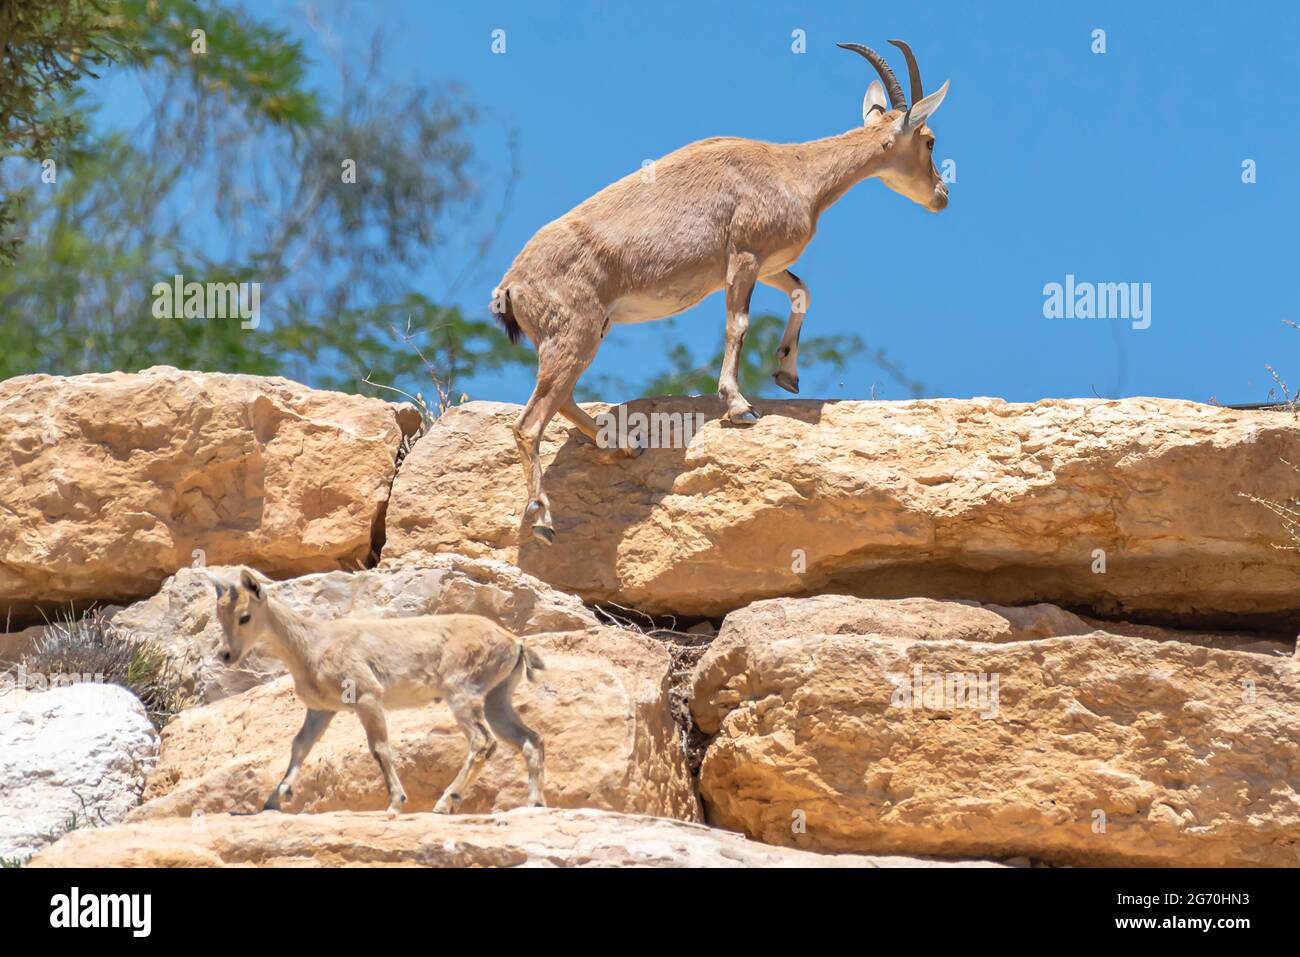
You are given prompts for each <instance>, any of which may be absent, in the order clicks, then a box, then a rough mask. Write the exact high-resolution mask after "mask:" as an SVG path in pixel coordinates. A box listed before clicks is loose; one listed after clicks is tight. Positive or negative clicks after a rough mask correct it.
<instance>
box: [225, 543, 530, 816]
mask: <svg viewBox="0 0 1300 957" xmlns="http://www.w3.org/2000/svg"><path fill="white" fill-rule="evenodd" d="M212 583H213V585H214V587H215V588H216V591H217V619H218V621H219V622H220V623H221V632H222V634H221V638H220V639H219V642H218V646H217V655H218V657H219V658H220V659H221V660H222V661H223V662H225V663H226V664H228V665H230V666H231V667H236V666H238V665H239V664H240V662H242V661H243V660H244V658H245V656H246V655H247V654H248V653H249V651H250V650H251V649H252V648H253V646H254V645H256V644H258V643H259V642H260V643H263V644H264V645H265V646H266V648H267V650H269V651H270V652H271V653H272V654H273V655H275V656H276V657H278V658H279V659H280V660H281V661H283V662H284V663H285V665H286V666H287V667H288V669H289V673H290V674H291V675H293V683H294V689H295V690H296V691H297V693H298V697H299V698H300V699H301V700H302V702H303V704H305V705H306V706H307V718H306V720H305V721H303V724H302V730H301V731H299V732H298V735H297V737H295V738H294V739H293V749H292V752H291V756H290V759H289V770H288V771H286V772H285V775H284V779H283V780H282V781H281V782H280V784H279V786H278V787H276V789H275V790H274V791H272V792H271V796H270V797H268V798H267V799H266V805H265V807H264V810H268V811H278V810H279V809H280V801H281V799H282V798H285V797H289V798H292V797H293V785H294V782H295V781H296V780H297V778H298V771H299V769H300V768H301V767H302V762H303V761H304V760H306V758H307V754H308V752H310V751H311V749H312V746H313V745H314V744H315V743H316V742H317V741H318V740H319V739H320V736H321V735H322V734H324V733H325V729H326V728H328V727H329V724H330V721H331V720H332V719H333V717H334V715H335V714H336V713H337V712H339V711H342V710H344V709H349V710H352V711H354V712H356V715H357V717H358V718H360V719H361V725H362V727H364V728H365V730H366V738H367V740H368V741H369V743H370V753H371V754H373V755H374V757H375V760H376V761H377V762H379V769H380V771H381V772H383V775H384V783H385V785H387V787H388V810H389V812H390V813H396V812H398V811H399V810H400V809H401V806H402V805H403V804H404V803H406V792H405V791H404V790H403V789H402V782H401V781H400V780H398V777H397V768H396V767H395V766H394V757H393V749H392V748H391V747H390V746H389V744H388V725H387V722H386V721H385V718H384V708H385V707H390V708H412V707H419V706H421V705H424V704H428V703H429V702H432V701H441V700H443V699H445V700H446V701H447V703H448V704H449V705H450V706H451V713H452V714H453V715H454V716H455V718H456V721H457V723H459V725H460V728H461V730H462V731H463V732H464V733H465V737H466V738H467V739H468V740H469V754H468V756H467V757H466V758H465V764H464V766H463V767H461V769H460V773H459V774H457V775H456V779H455V780H454V781H452V782H451V784H450V785H448V787H447V789H446V790H445V791H444V792H443V794H442V797H441V798H439V800H438V803H437V805H436V806H435V807H434V809H433V810H434V811H435V812H436V813H439V814H446V813H449V812H451V811H453V810H454V809H455V807H456V806H457V805H458V804H459V803H460V800H461V796H462V795H463V794H464V793H465V791H466V790H467V789H468V788H469V786H470V785H471V784H473V783H474V779H475V778H477V777H478V774H479V772H480V771H481V770H482V769H483V765H484V763H485V762H486V761H487V759H488V758H489V757H490V756H491V755H492V752H493V751H494V750H495V749H496V739H495V738H494V737H493V732H495V733H496V735H497V736H499V737H501V738H504V739H505V740H506V741H507V742H508V743H509V744H511V745H513V746H514V747H516V748H518V749H519V750H520V751H522V752H523V755H524V760H525V762H526V763H527V765H528V802H529V803H530V804H532V805H534V806H536V807H541V806H543V805H544V803H545V799H544V797H543V795H542V788H543V786H544V776H545V769H544V766H543V762H544V757H545V756H544V753H543V745H542V736H541V735H540V734H538V733H537V732H536V731H534V730H533V729H532V728H530V727H528V725H526V724H524V723H523V722H522V721H521V720H520V719H519V715H517V714H516V713H515V709H514V705H513V704H512V703H511V696H512V695H513V694H514V690H515V685H517V684H518V683H519V679H520V677H522V676H523V675H524V674H527V675H528V678H529V680H530V681H531V680H532V677H533V671H534V670H536V669H540V668H542V667H544V666H543V664H542V661H541V659H540V658H539V657H538V656H537V655H536V653H535V652H533V651H532V650H531V649H529V648H525V647H524V644H523V642H521V641H520V640H519V639H518V638H516V637H515V636H514V635H512V634H510V632H508V631H506V630H505V629H504V628H502V627H501V626H500V625H497V624H495V623H494V622H492V621H489V620H488V619H486V618H481V617H479V616H478V615H423V616H419V617H412V618H368V619H363V618H342V619H338V620H336V621H319V620H316V619H313V618H308V617H306V616H304V615H300V614H298V613H297V612H296V611H294V610H293V609H292V608H290V607H289V606H287V605H285V604H284V603H283V602H281V601H279V600H277V599H275V598H272V597H271V596H270V595H268V594H267V592H266V588H265V584H266V582H265V580H264V579H263V580H259V577H258V576H255V575H254V573H252V572H251V571H250V570H249V569H247V568H245V569H242V570H241V571H240V575H239V581H238V582H237V583H232V582H223V581H220V580H219V579H217V578H216V577H213V578H212Z"/></svg>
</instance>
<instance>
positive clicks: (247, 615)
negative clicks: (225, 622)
mask: <svg viewBox="0 0 1300 957" xmlns="http://www.w3.org/2000/svg"><path fill="white" fill-rule="evenodd" d="M252 617H253V616H252V615H251V614H250V613H249V612H244V613H243V614H242V615H240V616H239V623H240V624H241V625H247V624H248V620H249V619H250V618H252Z"/></svg>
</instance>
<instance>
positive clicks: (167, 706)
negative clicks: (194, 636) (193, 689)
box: [21, 608, 187, 730]
mask: <svg viewBox="0 0 1300 957" xmlns="http://www.w3.org/2000/svg"><path fill="white" fill-rule="evenodd" d="M21 667H22V668H24V669H26V671H27V674H28V675H33V674H39V675H43V676H44V677H45V679H46V680H47V681H48V682H49V683H50V684H51V685H54V684H63V683H67V684H72V683H75V682H77V681H85V680H90V681H98V682H104V683H107V684H115V685H120V686H121V687H123V688H126V689H127V690H128V691H130V692H131V693H132V694H134V695H135V696H136V697H137V698H139V699H140V701H141V703H142V704H143V705H144V708H145V712H146V713H147V714H148V715H149V720H150V721H152V722H153V724H154V727H156V728H158V729H160V730H161V729H162V727H163V725H165V724H166V723H167V722H168V721H169V720H171V718H172V716H173V715H175V714H176V713H177V712H179V711H180V710H181V709H182V708H184V707H185V705H186V703H187V698H186V695H185V693H184V691H183V690H182V682H183V678H182V676H181V675H180V674H179V673H178V672H177V671H176V669H175V668H174V667H173V666H172V663H171V659H170V658H168V656H167V655H166V653H165V652H163V651H162V649H160V648H159V647H158V646H157V645H156V644H154V643H153V642H151V641H148V640H145V639H139V638H131V637H129V636H127V635H125V634H123V633H122V632H121V630H119V629H118V628H116V627H114V625H113V623H112V622H111V621H110V620H109V619H108V617H107V616H106V615H105V614H104V612H103V611H102V610H100V609H97V608H92V609H90V610H89V611H87V612H86V613H85V614H83V615H82V616H80V617H77V616H76V615H75V614H74V613H73V611H72V610H71V609H68V611H66V612H63V613H61V614H60V615H59V616H58V617H56V620H55V621H53V622H51V621H49V620H48V619H47V621H46V625H45V631H44V633H43V634H42V635H41V637H39V638H38V639H37V640H36V642H35V645H34V647H33V648H32V650H31V651H30V652H29V653H28V654H26V655H24V656H23V659H22V662H21Z"/></svg>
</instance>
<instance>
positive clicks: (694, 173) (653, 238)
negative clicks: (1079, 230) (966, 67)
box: [492, 40, 948, 543]
mask: <svg viewBox="0 0 1300 957" xmlns="http://www.w3.org/2000/svg"><path fill="white" fill-rule="evenodd" d="M889 42H890V43H892V44H894V45H895V46H896V47H898V48H899V49H900V50H902V51H903V56H904V57H906V58H907V68H908V75H909V78H910V80H911V86H912V105H911V107H908V105H907V101H906V100H905V99H904V97H903V90H902V88H901V87H900V86H899V84H898V80H897V78H896V77H895V76H894V74H893V72H892V71H891V70H890V69H889V65H888V64H887V63H886V62H885V60H884V58H883V57H882V56H880V54H878V53H876V52H875V51H874V50H871V49H868V48H867V47H864V46H861V45H859V44H856V43H841V44H839V46H841V47H843V48H844V49H846V50H852V51H854V52H855V53H859V54H861V55H862V56H864V57H866V59H867V60H868V61H869V62H870V63H871V65H872V66H874V67H875V68H876V71H877V72H878V73H879V74H880V78H881V79H882V80H884V84H885V85H884V87H883V88H882V87H881V85H880V83H879V82H877V81H874V80H873V81H872V83H871V85H870V86H869V87H868V88H867V95H866V98H865V99H864V100H863V104H862V121H863V125H862V126H861V127H859V128H856V129H853V130H850V131H849V132H847V133H842V134H840V135H839V136H832V137H828V138H826V139H821V140H813V141H812V142H808V143H789V144H775V143H763V142H759V141H756V140H746V139H738V138H735V137H719V138H715V139H708V140H701V141H700V142H698V143H692V144H691V145H689V146H685V147H683V148H681V149H679V150H677V151H676V152H673V153H669V154H668V155H667V156H665V157H664V158H663V159H660V160H658V161H656V162H655V163H653V164H652V166H651V168H650V169H648V170H643V171H638V172H636V173H632V174H630V175H628V176H625V177H624V178H623V179H621V180H619V181H618V182H616V183H614V184H613V185H611V186H608V187H606V188H605V189H603V190H601V191H600V192H599V193H597V194H596V195H595V196H593V197H591V198H590V199H589V200H587V201H586V202H584V203H582V204H581V205H580V206H577V207H576V208H574V209H572V210H570V211H569V212H568V213H565V214H564V215H563V216H561V217H560V218H559V219H557V220H555V221H554V222H552V223H549V224H547V225H546V226H543V227H542V228H541V229H540V230H538V231H537V234H536V235H535V236H533V238H532V239H531V240H529V241H528V244H527V245H525V246H524V248H523V250H522V251H521V252H520V253H519V255H518V257H516V259H515V261H514V264H513V265H511V267H510V269H509V271H508V272H507V273H506V274H505V276H504V277H503V278H502V280H501V282H500V284H499V285H498V287H497V289H496V290H495V292H494V294H493V302H492V309H493V312H494V313H496V315H497V318H498V319H499V320H500V321H501V323H502V325H503V326H504V327H505V330H506V334H507V335H508V336H509V337H510V340H511V341H512V342H517V341H518V339H519V335H520V333H521V332H522V333H523V334H525V335H527V336H528V338H529V339H531V340H532V342H533V345H534V346H535V347H536V348H537V385H536V388H534V389H533V394H532V397H531V398H530V399H529V400H528V404H527V406H525V408H524V411H523V413H522V414H521V415H520V416H519V419H518V421H517V422H516V423H515V426H514V432H515V440H516V442H517V443H518V446H519V453H520V455H521V456H522V458H523V465H524V479H525V481H526V483H527V485H528V503H527V505H526V507H525V517H526V519H528V520H530V521H531V522H532V523H533V533H534V534H535V535H536V536H537V537H538V538H540V539H541V540H542V541H544V542H547V543H549V542H551V541H553V540H554V537H555V532H554V528H553V525H552V521H551V510H550V504H549V502H548V501H547V498H546V492H545V490H544V489H543V487H542V474H541V462H540V459H539V456H538V449H539V445H540V443H541V437H542V432H543V431H544V430H545V428H546V425H547V423H548V422H550V421H551V418H552V416H554V415H555V413H556V412H559V413H560V414H561V415H563V416H564V417H565V418H567V419H568V420H569V421H570V422H572V423H573V424H574V425H576V426H577V427H578V428H579V429H580V430H581V431H582V432H583V433H584V434H586V435H587V436H588V437H589V438H592V439H595V438H596V436H597V431H598V430H597V426H596V423H595V421H594V420H593V419H592V418H591V416H589V415H587V413H586V412H584V411H583V410H582V409H581V408H579V406H578V404H577V403H576V402H575V401H574V399H573V387H574V385H575V384H576V383H577V381H578V377H579V376H580V375H582V373H583V371H584V370H586V368H587V366H588V365H589V364H590V363H591V360H592V359H593V358H594V357H595V355H596V349H597V348H598V347H599V346H600V343H601V341H602V340H603V339H604V337H605V335H606V334H607V333H608V332H609V327H610V325H611V324H612V323H629V322H646V321H648V320H651V319H662V318H664V317H666V316H671V315H674V314H676V313H679V312H681V311H682V310H684V309H687V308H689V307H690V306H693V305H695V304H696V303H697V302H699V301H700V300H701V299H703V298H704V297H705V296H707V295H709V294H710V293H713V292H716V291H717V290H719V289H724V288H725V289H726V302H727V345H726V351H725V352H724V354H723V359H722V373H721V375H720V377H719V379H718V397H719V398H720V399H721V400H722V404H723V407H724V410H725V413H724V414H725V418H726V419H727V421H729V422H732V423H734V424H737V425H748V424H751V423H753V422H754V421H756V420H757V415H756V413H755V412H754V410H753V408H752V407H751V406H750V404H749V402H748V401H746V399H745V397H744V396H743V395H741V394H740V388H739V386H738V384H737V381H736V369H737V364H738V362H739V359H740V348H741V344H742V343H743V342H744V339H745V331H746V329H747V328H748V326H749V300H750V296H751V294H752V293H753V291H754V284H755V283H756V282H762V283H765V284H766V285H769V286H773V287H775V288H777V289H780V290H781V291H782V292H784V293H786V294H787V295H788V296H789V297H790V317H789V320H788V321H787V322H786V327H785V334H784V336H783V337H782V340H781V346H780V348H779V349H778V350H777V361H778V367H777V371H776V373H775V376H774V377H775V379H776V382H777V384H778V385H779V386H781V387H782V388H783V389H786V390H788V391H790V392H796V393H797V392H798V391H799V373H798V370H797V368H796V361H797V358H798V347H799V329H800V327H801V326H802V324H803V319H804V315H805V313H806V312H807V309H808V290H807V287H806V286H805V285H804V284H803V282H802V281H801V280H800V279H799V277H798V276H796V275H795V274H794V273H792V272H790V270H789V269H788V268H787V267H789V266H790V264H791V263H793V262H794V261H795V260H796V259H798V258H799V256H800V254H801V253H802V252H803V250H804V247H805V246H807V245H808V243H809V241H811V239H812V237H813V233H814V232H815V231H816V229H817V218H818V217H819V216H821V214H822V213H823V212H824V211H825V210H826V208H827V207H829V206H830V205H831V204H832V203H834V202H835V201H836V200H838V199H839V198H840V197H841V196H843V195H844V193H845V192H847V191H848V189H849V187H851V186H853V185H854V184H855V183H857V182H859V181H861V180H864V179H868V178H870V177H878V178H879V179H880V180H881V181H883V182H884V184H885V185H886V186H888V187H889V188H890V189H892V190H893V191H894V192H896V193H901V194H902V195H903V196H906V197H907V198H908V199H911V200H913V201H914V202H917V203H919V204H921V205H922V206H924V207H925V208H926V209H928V210H931V211H932V212H938V211H939V210H941V209H943V208H944V207H945V206H947V205H948V188H947V186H946V185H945V184H944V182H943V180H942V179H941V178H940V176H939V173H938V171H937V170H936V169H935V167H934V162H933V161H932V159H931V151H932V150H933V149H934V134H932V133H931V132H930V129H929V127H928V126H927V125H926V120H927V119H928V118H929V117H930V115H931V114H933V113H934V111H935V110H936V109H938V108H939V104H940V103H941V102H943V98H944V95H945V94H946V93H947V92H948V84H947V83H946V82H945V83H944V84H943V86H942V87H940V88H939V90H938V91H937V92H935V93H932V94H930V95H929V96H924V95H923V93H922V89H921V71H920V70H919V69H918V68H917V65H916V58H915V57H913V56H912V51H911V49H910V48H909V47H908V45H907V44H906V43H904V42H902V41H901V40H891V41H889ZM886 93H888V96H889V99H888V100H887V101H886V99H885V95H886ZM624 451H625V452H626V453H627V454H629V455H636V454H638V452H639V451H640V450H639V449H637V448H635V447H628V448H625V449H624Z"/></svg>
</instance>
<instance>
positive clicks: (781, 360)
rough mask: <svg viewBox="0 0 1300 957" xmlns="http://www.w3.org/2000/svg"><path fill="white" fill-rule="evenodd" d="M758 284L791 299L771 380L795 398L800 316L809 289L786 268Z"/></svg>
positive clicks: (806, 302)
mask: <svg viewBox="0 0 1300 957" xmlns="http://www.w3.org/2000/svg"><path fill="white" fill-rule="evenodd" d="M759 282H762V283H764V284H766V285H768V286H771V287H772V288H773V289H780V290H781V291H782V292H783V293H785V294H786V295H787V296H789V297H790V318H789V319H787V320H786V323H785V334H784V335H783V336H781V347H780V348H779V349H777V350H776V362H777V369H776V372H775V373H774V374H773V375H772V378H773V379H775V380H776V384H777V385H779V386H780V387H781V388H783V389H785V391H786V392H793V393H794V394H795V395H798V394H799V367H798V363H799V331H800V330H801V329H802V328H803V317H804V316H805V315H807V313H808V287H807V286H805V285H804V284H803V280H801V279H800V278H799V277H798V276H796V275H795V274H794V273H792V272H791V271H790V270H788V269H785V270H782V271H781V272H779V273H776V274H775V275H773V276H764V277H762V278H761V279H760V280H759Z"/></svg>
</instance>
